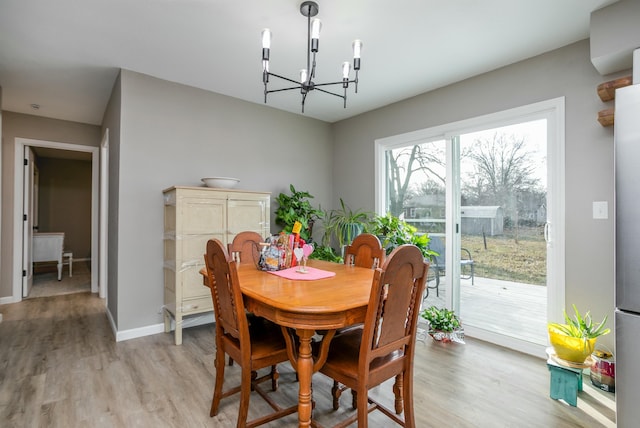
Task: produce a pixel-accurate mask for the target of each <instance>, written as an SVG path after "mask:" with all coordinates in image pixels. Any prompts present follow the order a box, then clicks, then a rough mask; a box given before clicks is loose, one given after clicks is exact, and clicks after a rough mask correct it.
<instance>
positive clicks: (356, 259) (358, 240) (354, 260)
mask: <svg viewBox="0 0 640 428" xmlns="http://www.w3.org/2000/svg"><path fill="white" fill-rule="evenodd" d="M384 257H385V250H384V248H382V244H381V243H380V240H379V239H378V237H377V236H375V235H372V234H370V233H361V234H360V235H358V236H356V237H355V239H354V240H353V242H352V243H351V245H347V246H346V247H345V248H344V264H347V265H354V266H359V267H365V268H369V269H375V268H377V267H380V266H382V263H384Z"/></svg>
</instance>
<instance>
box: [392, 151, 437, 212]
mask: <svg viewBox="0 0 640 428" xmlns="http://www.w3.org/2000/svg"><path fill="white" fill-rule="evenodd" d="M443 150H444V146H443V145H441V144H440V145H438V144H434V142H429V143H422V144H417V145H415V146H411V147H405V148H402V149H397V150H387V152H386V163H387V189H388V192H389V195H388V197H389V212H390V213H391V214H393V215H395V216H399V215H400V214H401V213H402V212H403V210H404V203H405V201H406V200H407V199H408V198H409V197H410V196H411V195H412V191H413V190H412V187H411V185H412V181H411V178H412V176H413V174H414V173H416V172H418V171H421V172H422V173H424V174H426V175H427V176H428V177H429V178H430V179H432V180H434V181H436V182H441V183H442V184H443V185H444V182H445V177H444V175H443V174H442V173H440V172H439V170H441V171H444V168H443V165H444V163H443V159H444V156H443V154H442V152H443ZM436 167H439V168H436Z"/></svg>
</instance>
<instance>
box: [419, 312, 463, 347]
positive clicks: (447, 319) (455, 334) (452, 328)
mask: <svg viewBox="0 0 640 428" xmlns="http://www.w3.org/2000/svg"><path fill="white" fill-rule="evenodd" d="M420 316H421V317H422V318H424V319H425V320H427V322H428V323H429V332H428V333H429V336H431V337H432V338H433V339H434V340H437V341H442V342H458V343H464V330H463V329H462V324H461V323H460V320H459V319H458V316H457V315H456V314H455V312H453V311H452V310H450V309H447V308H437V307H435V306H431V307H429V308H427V309H424V310H423V311H422V313H421V314H420Z"/></svg>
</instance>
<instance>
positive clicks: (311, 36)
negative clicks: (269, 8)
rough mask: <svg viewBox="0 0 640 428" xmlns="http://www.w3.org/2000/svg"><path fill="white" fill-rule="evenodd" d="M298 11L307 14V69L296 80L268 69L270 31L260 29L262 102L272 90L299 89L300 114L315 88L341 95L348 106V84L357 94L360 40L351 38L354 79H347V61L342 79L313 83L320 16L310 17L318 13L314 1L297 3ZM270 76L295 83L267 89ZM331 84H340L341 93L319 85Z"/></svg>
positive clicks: (348, 71)
mask: <svg viewBox="0 0 640 428" xmlns="http://www.w3.org/2000/svg"><path fill="white" fill-rule="evenodd" d="M300 13H301V14H302V15H303V16H306V17H307V68H303V69H302V70H300V79H299V80H294V79H289V78H288V77H284V76H281V75H279V74H275V73H271V72H270V71H269V50H270V49H271V30H269V29H268V28H266V29H264V30H263V31H262V82H263V83H264V102H265V104H266V103H267V95H268V94H270V93H272V92H283V91H290V90H295V89H297V90H300V93H301V94H302V113H304V102H305V100H306V98H307V95H308V94H309V92H311V91H313V90H316V91H320V92H324V93H325V94H329V95H334V96H336V97H340V98H342V99H343V101H344V108H347V89H348V88H349V83H353V84H354V86H355V93H356V94H357V93H358V71H359V70H360V51H361V49H362V41H360V40H354V41H353V70H354V71H355V78H354V79H353V80H349V74H350V73H351V64H350V63H349V62H348V61H346V62H344V63H342V80H341V81H338V82H328V83H315V82H314V81H313V80H312V79H313V78H315V77H316V53H318V46H319V43H320V28H321V27H322V23H321V22H320V20H319V19H313V20H312V19H311V17H312V16H316V15H317V14H318V4H317V3H316V2H313V1H304V2H302V4H300ZM270 76H273V77H277V78H278V79H282V80H285V81H287V82H291V83H294V84H295V86H291V87H287V88H281V89H268V84H269V77H270ZM331 85H342V88H343V90H344V92H343V93H342V94H338V93H335V92H331V91H328V90H326V89H323V88H322V87H328V86H331Z"/></svg>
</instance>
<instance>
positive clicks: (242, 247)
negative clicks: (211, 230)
mask: <svg viewBox="0 0 640 428" xmlns="http://www.w3.org/2000/svg"><path fill="white" fill-rule="evenodd" d="M261 242H264V239H263V238H262V236H260V234H259V233H257V232H252V231H245V232H240V233H238V234H237V235H236V236H235V237H234V238H233V241H232V242H231V243H229V245H228V248H227V250H228V251H229V256H231V259H233V260H234V261H236V262H238V263H241V264H247V263H253V264H254V265H257V264H258V260H259V259H260V243H261Z"/></svg>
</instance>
